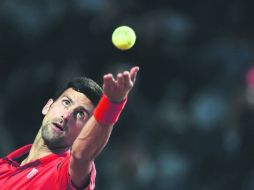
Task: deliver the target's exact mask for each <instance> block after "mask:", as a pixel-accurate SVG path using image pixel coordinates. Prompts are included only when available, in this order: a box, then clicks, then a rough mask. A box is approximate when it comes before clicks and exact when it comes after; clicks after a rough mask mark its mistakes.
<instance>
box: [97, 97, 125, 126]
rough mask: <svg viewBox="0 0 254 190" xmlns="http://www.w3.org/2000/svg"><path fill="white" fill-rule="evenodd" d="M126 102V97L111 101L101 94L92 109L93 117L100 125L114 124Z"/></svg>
mask: <svg viewBox="0 0 254 190" xmlns="http://www.w3.org/2000/svg"><path fill="white" fill-rule="evenodd" d="M126 102H127V98H125V99H124V100H122V101H121V102H117V103H116V102H112V101H110V100H109V99H108V97H107V96H106V95H103V96H102V98H101V99H100V101H99V103H98V105H97V106H96V108H95V110H94V113H93V115H94V117H95V119H96V120H97V121H98V122H99V123H100V124H102V125H112V124H115V123H116V122H117V120H118V118H119V116H120V114H121V112H122V110H123V108H124V106H125V104H126Z"/></svg>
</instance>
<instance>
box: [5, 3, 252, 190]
mask: <svg viewBox="0 0 254 190" xmlns="http://www.w3.org/2000/svg"><path fill="white" fill-rule="evenodd" d="M253 6H254V3H253V1H245V0H242V1H227V0H225V1H221V0H205V1H202V0H196V1H187V0H178V1H174V0H173V1H166V0H157V1H150V0H146V1H144V0H127V1H116V0H74V1H65V0H50V1H49V0H44V1H42V0H37V1H32V0H12V1H7V0H1V1H0V65H1V68H0V85H1V93H0V144H1V146H0V155H1V156H4V155H6V154H8V153H9V152H10V151H13V150H14V149H16V148H18V147H20V146H23V145H25V144H28V143H32V142H33V140H34V137H35V135H36V133H37V131H38V129H39V127H40V124H41V119H42V115H41V109H42V107H43V106H44V104H45V103H46V102H47V100H48V98H50V97H52V96H53V94H54V92H55V89H56V88H58V86H59V85H61V84H62V83H64V82H66V81H67V80H69V79H70V78H72V77H74V76H77V75H85V76H88V77H91V78H93V79H94V80H96V81H97V82H98V83H99V84H102V76H103V74H105V73H107V72H113V73H116V72H117V71H123V70H124V69H129V68H131V66H134V65H138V66H140V72H139V75H138V78H137V83H136V86H135V88H134V89H133V91H132V92H131V94H130V97H129V101H128V104H127V106H126V109H125V111H124V112H123V114H122V115H121V118H120V120H119V122H118V124H117V125H116V126H115V129H114V131H113V134H112V137H111V139H110V142H109V144H108V146H107V147H106V149H105V150H104V151H103V153H102V154H101V155H100V156H99V157H98V158H97V160H96V166H97V180H96V182H97V183H96V189H98V190H99V189H100V190H147V189H156V190H171V189H173V190H253V189H254V138H253V137H254V117H253V114H254V69H253V68H254V67H253V66H254V22H253V20H254V13H253ZM119 25H129V26H131V27H132V28H133V29H134V30H135V31H136V34H137V41H136V44H135V46H134V47H133V48H132V49H131V50H129V51H125V52H122V51H119V50H117V49H116V48H115V47H114V46H113V45H112V43H111V34H112V32H113V30H114V28H115V27H117V26H119Z"/></svg>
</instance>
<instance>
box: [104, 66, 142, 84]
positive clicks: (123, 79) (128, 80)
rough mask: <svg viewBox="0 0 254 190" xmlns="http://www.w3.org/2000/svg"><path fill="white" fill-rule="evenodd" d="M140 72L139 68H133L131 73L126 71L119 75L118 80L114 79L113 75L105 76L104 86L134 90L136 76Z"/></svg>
mask: <svg viewBox="0 0 254 190" xmlns="http://www.w3.org/2000/svg"><path fill="white" fill-rule="evenodd" d="M138 71H139V67H137V66H136V67H132V68H131V70H130V71H124V72H122V73H118V74H117V77H116V79H114V77H113V75H112V74H111V73H109V74H106V75H104V86H105V85H106V86H109V87H113V86H115V87H116V86H117V87H119V88H120V89H124V88H127V89H129V88H132V87H133V85H134V83H135V81H136V76H137V73H138Z"/></svg>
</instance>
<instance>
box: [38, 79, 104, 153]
mask: <svg viewBox="0 0 254 190" xmlns="http://www.w3.org/2000/svg"><path fill="white" fill-rule="evenodd" d="M101 95H102V89H101V87H100V86H99V85H98V84H97V83H96V82H94V81H93V80H91V79H89V78H85V77H79V78H74V79H73V80H72V81H70V82H69V83H68V84H67V85H66V86H65V87H64V88H62V90H60V91H59V92H58V93H57V94H56V96H55V98H54V99H49V101H48V102H47V104H46V105H45V106H44V108H43V110H42V113H43V115H44V119H43V121H42V127H41V135H42V138H43V140H44V142H45V143H46V145H48V147H49V148H51V149H57V148H68V147H70V146H71V145H72V143H73V142H74V140H75V139H76V137H77V136H78V134H79V132H80V131H81V129H82V128H83V127H84V125H85V123H86V122H87V121H88V119H89V118H90V117H91V116H92V113H93V110H94V108H95V106H96V105H97V103H98V101H99V100H100V97H101Z"/></svg>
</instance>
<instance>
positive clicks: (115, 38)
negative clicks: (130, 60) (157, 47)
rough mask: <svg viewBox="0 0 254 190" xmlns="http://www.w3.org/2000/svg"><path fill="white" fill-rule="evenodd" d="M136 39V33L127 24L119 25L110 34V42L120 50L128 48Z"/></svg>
mask: <svg viewBox="0 0 254 190" xmlns="http://www.w3.org/2000/svg"><path fill="white" fill-rule="evenodd" d="M135 41H136V34H135V32H134V30H133V29H132V28H130V27H129V26H119V27H117V28H116V29H115V30H114V32H113V34H112V42H113V44H114V45H115V47H117V48H118V49H120V50H128V49H130V48H131V47H132V46H133V45H134V44H135Z"/></svg>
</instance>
